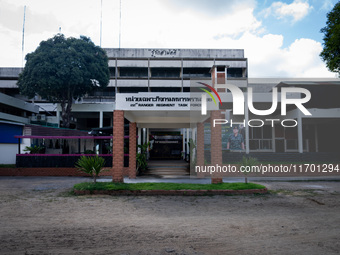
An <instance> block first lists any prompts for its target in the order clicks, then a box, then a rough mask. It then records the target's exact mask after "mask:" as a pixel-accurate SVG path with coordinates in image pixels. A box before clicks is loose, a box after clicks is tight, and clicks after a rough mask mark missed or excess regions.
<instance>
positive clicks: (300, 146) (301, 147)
mask: <svg viewBox="0 0 340 255" xmlns="http://www.w3.org/2000/svg"><path fill="white" fill-rule="evenodd" d="M297 122H298V126H297V131H298V149H299V153H303V135H302V118H301V114H300V113H299V116H298V118H297Z"/></svg>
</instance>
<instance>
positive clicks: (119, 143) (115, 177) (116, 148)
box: [112, 110, 124, 182]
mask: <svg viewBox="0 0 340 255" xmlns="http://www.w3.org/2000/svg"><path fill="white" fill-rule="evenodd" d="M112 140H113V144H112V153H113V157H112V181H113V182H124V178H123V168H124V111H122V110H115V111H114V112H113V139H112Z"/></svg>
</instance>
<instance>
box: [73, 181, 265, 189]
mask: <svg viewBox="0 0 340 255" xmlns="http://www.w3.org/2000/svg"><path fill="white" fill-rule="evenodd" d="M264 188H265V186H263V185H260V184H255V183H240V182H236V183H220V184H192V183H160V182H159V183H149V182H146V183H113V182H97V183H96V184H94V183H90V182H83V183H78V184H76V185H74V189H75V190H90V191H93V190H246V189H264Z"/></svg>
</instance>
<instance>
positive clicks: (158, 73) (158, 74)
mask: <svg viewBox="0 0 340 255" xmlns="http://www.w3.org/2000/svg"><path fill="white" fill-rule="evenodd" d="M180 73H181V69H180V68H174V67H169V68H163V67H162V68H159V67H154V68H151V77H153V78H179V77H180Z"/></svg>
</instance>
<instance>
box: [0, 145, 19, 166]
mask: <svg viewBox="0 0 340 255" xmlns="http://www.w3.org/2000/svg"><path fill="white" fill-rule="evenodd" d="M17 153H18V145H17V144H8V143H2V144H0V164H15V158H16V154H17Z"/></svg>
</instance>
